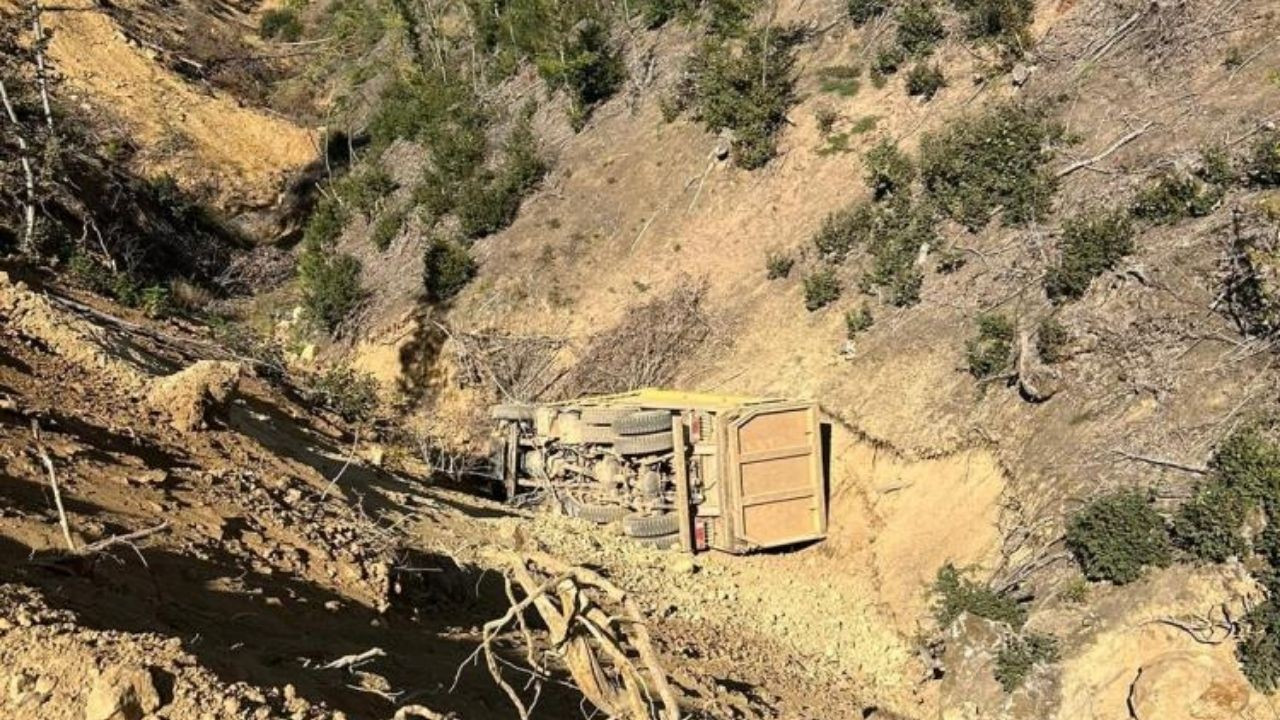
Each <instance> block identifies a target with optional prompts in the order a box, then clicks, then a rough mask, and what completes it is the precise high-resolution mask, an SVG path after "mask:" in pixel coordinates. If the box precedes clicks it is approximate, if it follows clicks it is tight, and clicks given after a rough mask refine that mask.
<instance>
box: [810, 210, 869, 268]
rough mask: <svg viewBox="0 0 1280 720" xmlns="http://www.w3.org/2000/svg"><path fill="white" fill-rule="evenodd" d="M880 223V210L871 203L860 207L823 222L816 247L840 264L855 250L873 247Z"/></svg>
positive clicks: (815, 240)
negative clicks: (859, 246) (860, 246)
mask: <svg viewBox="0 0 1280 720" xmlns="http://www.w3.org/2000/svg"><path fill="white" fill-rule="evenodd" d="M877 223H878V221H877V218H876V209H875V208H874V207H872V206H871V205H870V204H869V203H865V202H863V203H857V204H855V205H852V206H850V207H846V208H843V209H840V210H837V211H835V212H833V213H831V214H830V215H828V216H826V217H825V218H823V220H822V227H820V228H819V229H818V233H817V235H815V236H814V238H813V244H814V245H815V246H816V247H817V248H818V252H819V253H820V254H821V255H822V256H823V257H825V258H828V259H830V260H832V261H834V262H840V261H842V260H844V259H845V258H846V257H847V256H848V255H849V252H850V251H852V250H853V248H854V247H856V246H858V245H866V244H869V243H870V241H871V239H872V237H873V235H874V233H875V230H876V225H877Z"/></svg>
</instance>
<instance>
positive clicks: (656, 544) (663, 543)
mask: <svg viewBox="0 0 1280 720" xmlns="http://www.w3.org/2000/svg"><path fill="white" fill-rule="evenodd" d="M631 541H632V542H634V543H639V544H640V545H644V546H645V547H651V548H653V549H655V550H670V549H671V548H673V547H677V546H679V545H680V533H673V534H671V535H657V536H654V537H637V538H631Z"/></svg>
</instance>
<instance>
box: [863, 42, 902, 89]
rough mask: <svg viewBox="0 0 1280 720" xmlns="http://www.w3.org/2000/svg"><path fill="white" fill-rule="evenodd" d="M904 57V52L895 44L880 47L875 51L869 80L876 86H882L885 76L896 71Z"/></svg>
mask: <svg viewBox="0 0 1280 720" xmlns="http://www.w3.org/2000/svg"><path fill="white" fill-rule="evenodd" d="M906 59H907V56H906V53H904V52H903V51H902V48H900V47H898V46H896V45H894V46H893V47H887V48H881V49H880V51H879V52H877V53H876V57H875V62H874V63H873V64H872V65H871V82H872V83H873V84H874V85H875V86H876V87H884V82H885V80H884V79H885V77H886V76H889V75H892V74H894V73H896V72H898V68H900V67H902V63H904V62H906Z"/></svg>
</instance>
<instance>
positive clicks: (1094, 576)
mask: <svg viewBox="0 0 1280 720" xmlns="http://www.w3.org/2000/svg"><path fill="white" fill-rule="evenodd" d="M1066 545H1067V549H1068V550H1070V551H1071V554H1072V555H1074V556H1075V558H1076V561H1077V562H1079V563H1080V568H1081V569H1082V570H1083V571H1084V575H1085V577H1087V578H1089V579H1090V580H1109V581H1111V582H1113V583H1115V584H1117V585H1123V584H1125V583H1129V582H1132V581H1134V580H1137V579H1138V578H1139V577H1140V576H1141V575H1142V570H1143V568H1145V567H1147V566H1153V567H1165V566H1167V565H1168V564H1169V563H1170V562H1171V560H1172V551H1171V546H1170V544H1169V532H1168V530H1167V529H1166V528H1165V523H1164V519H1163V518H1162V517H1160V514H1159V513H1157V512H1156V511H1155V509H1154V508H1152V507H1151V503H1149V502H1148V501H1147V498H1146V497H1145V496H1144V495H1143V494H1142V493H1140V492H1138V491H1136V490H1121V491H1119V492H1115V493H1112V494H1110V495H1106V496H1103V497H1101V498H1098V499H1096V500H1094V501H1092V502H1090V503H1089V504H1088V505H1086V506H1085V507H1084V508H1083V509H1082V510H1080V512H1078V513H1076V514H1075V516H1073V517H1072V518H1071V520H1070V521H1069V522H1068V523H1067V536H1066Z"/></svg>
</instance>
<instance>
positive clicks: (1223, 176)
mask: <svg viewBox="0 0 1280 720" xmlns="http://www.w3.org/2000/svg"><path fill="white" fill-rule="evenodd" d="M1196 176H1197V177H1199V178H1200V179H1201V180H1204V181H1205V182H1206V183H1209V184H1210V185H1214V186H1218V187H1223V188H1225V187H1228V186H1230V185H1232V184H1234V183H1235V182H1236V181H1237V180H1239V174H1238V173H1237V172H1236V169H1235V166H1234V163H1232V161H1231V154H1230V153H1229V152H1227V149H1226V148H1225V147H1223V146H1222V145H1209V146H1206V147H1203V148H1201V149H1200V165H1199V167H1198V168H1197V169H1196Z"/></svg>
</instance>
